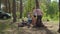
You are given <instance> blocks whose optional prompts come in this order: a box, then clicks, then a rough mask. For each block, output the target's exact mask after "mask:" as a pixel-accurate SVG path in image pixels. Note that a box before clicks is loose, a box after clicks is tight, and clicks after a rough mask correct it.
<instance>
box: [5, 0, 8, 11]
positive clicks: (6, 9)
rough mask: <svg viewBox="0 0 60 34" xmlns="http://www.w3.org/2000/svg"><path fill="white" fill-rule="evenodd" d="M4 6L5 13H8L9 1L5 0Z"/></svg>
mask: <svg viewBox="0 0 60 34" xmlns="http://www.w3.org/2000/svg"><path fill="white" fill-rule="evenodd" d="M4 5H5V8H4V11H5V12H8V8H7V0H4Z"/></svg>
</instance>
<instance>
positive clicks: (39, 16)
mask: <svg viewBox="0 0 60 34" xmlns="http://www.w3.org/2000/svg"><path fill="white" fill-rule="evenodd" d="M33 9H34V10H33V14H34V16H36V17H37V21H36V25H35V26H37V27H44V25H43V23H42V16H43V12H42V11H41V10H40V9H39V8H36V9H35V8H33Z"/></svg>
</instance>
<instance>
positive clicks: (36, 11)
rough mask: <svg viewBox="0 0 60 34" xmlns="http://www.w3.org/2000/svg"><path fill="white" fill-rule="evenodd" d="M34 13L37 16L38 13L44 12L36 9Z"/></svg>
mask: <svg viewBox="0 0 60 34" xmlns="http://www.w3.org/2000/svg"><path fill="white" fill-rule="evenodd" d="M33 14H34V15H36V16H37V15H42V14H43V13H42V11H41V10H40V9H34V11H33Z"/></svg>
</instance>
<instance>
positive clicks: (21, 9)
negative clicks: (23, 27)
mask: <svg viewBox="0 0 60 34" xmlns="http://www.w3.org/2000/svg"><path fill="white" fill-rule="evenodd" d="M22 4H23V3H22V0H20V18H22V12H23V5H22Z"/></svg>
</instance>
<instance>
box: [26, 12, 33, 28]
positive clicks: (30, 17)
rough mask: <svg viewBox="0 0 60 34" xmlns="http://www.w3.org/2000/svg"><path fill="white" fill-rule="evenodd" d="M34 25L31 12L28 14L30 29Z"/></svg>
mask: <svg viewBox="0 0 60 34" xmlns="http://www.w3.org/2000/svg"><path fill="white" fill-rule="evenodd" d="M31 23H32V13H31V12H29V13H28V23H27V24H28V28H29V27H30V24H31Z"/></svg>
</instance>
